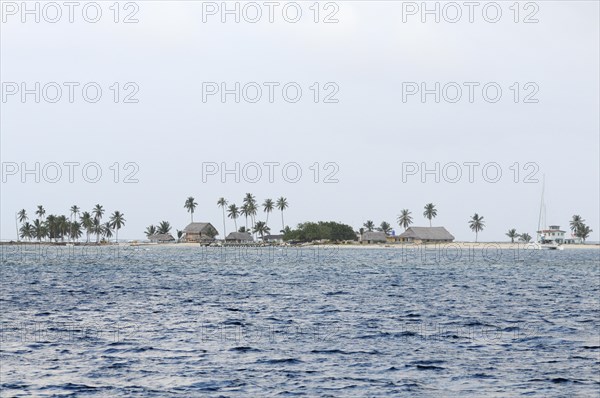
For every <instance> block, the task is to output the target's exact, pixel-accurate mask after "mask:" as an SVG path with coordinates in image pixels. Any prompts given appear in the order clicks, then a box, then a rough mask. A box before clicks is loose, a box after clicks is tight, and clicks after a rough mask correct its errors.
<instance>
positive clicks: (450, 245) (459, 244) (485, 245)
mask: <svg viewBox="0 0 600 398" xmlns="http://www.w3.org/2000/svg"><path fill="white" fill-rule="evenodd" d="M530 244H531V243H529V244H528V243H523V242H515V243H510V242H469V241H456V242H444V243H419V244H415V243H373V244H360V243H341V244H332V243H304V244H297V245H286V244H264V245H263V244H236V245H227V246H207V245H201V244H199V243H189V242H180V243H146V242H137V243H124V242H122V243H118V244H116V243H110V244H106V243H104V244H96V243H85V242H77V243H75V244H72V243H67V242H15V241H11V242H0V246H10V245H15V246H49V247H54V246H56V247H62V246H64V247H86V248H88V247H89V248H94V247H101V248H113V247H114V248H117V247H144V248H151V247H157V248H164V247H171V248H178V247H179V248H190V247H205V248H214V249H220V248H230V249H237V248H281V249H283V248H289V249H297V248H306V249H310V248H322V249H338V248H341V249H361V250H373V249H388V250H398V249H400V250H401V249H406V248H419V247H427V248H431V249H436V248H437V249H444V250H453V249H455V250H458V249H480V250H492V249H493V250H496V249H502V250H524V249H526V247H527V246H528V245H530ZM562 247H563V248H564V250H594V249H596V250H598V249H600V244H599V243H590V244H564V245H562Z"/></svg>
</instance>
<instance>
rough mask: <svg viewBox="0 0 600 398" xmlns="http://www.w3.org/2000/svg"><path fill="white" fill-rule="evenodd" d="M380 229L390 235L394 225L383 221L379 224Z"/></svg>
mask: <svg viewBox="0 0 600 398" xmlns="http://www.w3.org/2000/svg"><path fill="white" fill-rule="evenodd" d="M379 229H381V231H382V232H385V234H386V235H389V234H390V232H392V226H391V225H390V224H389V223H387V222H385V221H382V222H381V224H379Z"/></svg>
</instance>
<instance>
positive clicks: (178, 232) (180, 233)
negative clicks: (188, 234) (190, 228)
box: [177, 230, 183, 243]
mask: <svg viewBox="0 0 600 398" xmlns="http://www.w3.org/2000/svg"><path fill="white" fill-rule="evenodd" d="M182 237H183V231H180V230H177V243H179V242H180V241H181V238H182Z"/></svg>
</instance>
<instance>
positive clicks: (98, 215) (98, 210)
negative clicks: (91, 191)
mask: <svg viewBox="0 0 600 398" xmlns="http://www.w3.org/2000/svg"><path fill="white" fill-rule="evenodd" d="M92 213H94V218H95V219H97V220H98V221H100V220H101V219H102V216H103V215H104V207H102V206H100V205H96V206H94V209H93V210H92Z"/></svg>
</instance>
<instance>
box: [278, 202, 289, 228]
mask: <svg viewBox="0 0 600 398" xmlns="http://www.w3.org/2000/svg"><path fill="white" fill-rule="evenodd" d="M275 206H276V207H277V209H279V210H281V228H282V229H285V223H284V222H283V211H284V210H285V209H287V208H288V206H289V205H288V201H287V199H286V198H284V197H283V196H282V197H280V198H279V199H277V203H276V204H275Z"/></svg>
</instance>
